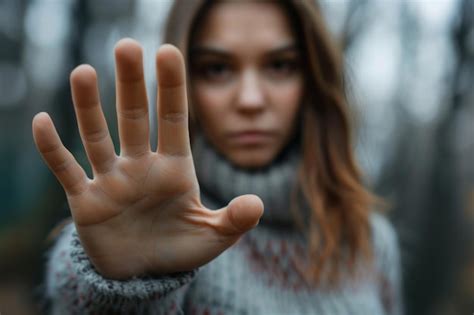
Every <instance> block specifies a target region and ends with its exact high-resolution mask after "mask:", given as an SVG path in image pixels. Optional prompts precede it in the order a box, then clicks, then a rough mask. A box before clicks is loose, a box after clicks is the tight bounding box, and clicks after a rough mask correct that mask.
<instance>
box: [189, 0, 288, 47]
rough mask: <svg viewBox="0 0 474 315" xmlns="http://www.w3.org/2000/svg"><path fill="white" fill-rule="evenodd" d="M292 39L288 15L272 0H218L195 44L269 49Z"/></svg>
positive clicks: (203, 24) (205, 19)
mask: <svg viewBox="0 0 474 315" xmlns="http://www.w3.org/2000/svg"><path fill="white" fill-rule="evenodd" d="M293 41H294V35H293V30H292V29H291V27H290V22H289V19H288V16H287V15H286V14H285V12H284V10H283V8H282V7H281V6H280V5H278V4H277V3H275V2H271V1H262V2H256V1H255V2H253V1H223V2H218V3H216V4H215V5H213V6H212V7H211V8H210V10H209V11H208V12H207V13H206V15H205V17H204V20H203V21H202V22H201V25H200V29H199V30H198V32H197V34H196V38H195V43H197V44H204V45H206V44H209V45H212V46H218V47H222V48H226V49H231V50H235V51H239V50H245V49H252V50H258V49H259V48H260V49H271V48H272V47H275V46H279V45H281V44H282V43H287V42H293Z"/></svg>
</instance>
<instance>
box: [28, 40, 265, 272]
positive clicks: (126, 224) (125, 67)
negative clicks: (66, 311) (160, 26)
mask: <svg viewBox="0 0 474 315" xmlns="http://www.w3.org/2000/svg"><path fill="white" fill-rule="evenodd" d="M115 62H116V95H117V117H118V128H119V138H120V155H118V156H117V155H116V153H115V151H114V146H113V143H112V140H111V137H110V134H109V130H108V127H107V123H106V120H105V118H104V114H103V112H102V108H101V104H100V97H99V92H98V87H97V75H96V72H95V70H94V69H93V68H92V67H91V66H88V65H81V66H79V67H77V68H76V69H74V71H72V73H71V77H70V81H71V89H72V95H73V102H74V109H75V113H76V117H77V121H78V127H79V132H80V135H81V139H82V142H83V144H84V147H85V149H86V152H87V156H88V159H89V162H90V163H91V166H92V170H93V179H89V178H88V177H87V175H86V173H85V172H84V170H83V168H82V167H81V166H80V165H79V164H78V163H77V161H76V159H75V158H74V156H73V155H72V154H71V153H70V152H69V151H68V150H67V149H66V148H65V147H64V146H63V144H62V143H61V140H60V138H59V136H58V134H57V132H56V129H55V127H54V125H53V122H52V120H51V118H50V117H49V115H48V114H46V113H39V114H37V115H36V116H35V117H34V119H33V136H34V140H35V143H36V146H37V148H38V150H39V152H40V154H41V155H42V157H43V159H44V160H45V162H46V164H47V165H48V167H49V168H50V169H51V171H52V172H53V173H54V175H55V176H56V177H57V179H58V180H59V182H60V183H61V185H62V187H63V188H64V190H65V192H66V195H67V200H68V203H69V206H70V209H71V213H72V217H73V219H74V222H75V225H76V228H77V231H78V234H79V237H80V239H81V243H82V245H83V246H84V249H85V251H86V253H87V255H88V256H89V258H90V259H91V261H92V263H93V264H94V266H95V267H96V269H97V270H98V271H99V272H100V273H101V274H102V275H103V276H105V277H108V278H113V279H126V278H130V277H133V276H139V275H143V274H155V275H160V274H169V273H173V272H179V271H188V270H191V269H194V268H197V267H199V266H202V265H204V264H206V263H207V262H209V261H211V260H212V259H214V258H215V257H217V256H218V255H219V254H220V253H222V252H223V251H224V250H226V249H227V248H228V247H230V246H231V245H232V244H234V243H235V242H236V241H237V240H238V239H239V238H240V236H241V235H242V234H243V233H245V232H246V231H248V230H249V229H251V228H252V227H254V226H256V225H257V223H258V220H259V218H260V217H261V215H262V214H263V204H262V202H261V200H260V199H259V198H258V197H256V196H255V195H244V196H240V197H237V198H235V199H234V200H232V201H231V202H230V203H229V205H228V206H227V207H224V208H222V209H219V210H216V211H213V210H209V209H207V208H205V207H204V206H203V205H202V203H201V201H200V197H199V185H198V182H197V178H196V174H195V170H194V165H193V159H192V155H191V148H190V142H189V130H188V105H187V97H186V77H185V67H184V61H183V57H182V55H181V53H180V51H179V50H178V49H177V48H175V47H174V46H172V45H168V44H166V45H163V46H161V47H160V49H159V50H158V52H157V54H156V68H157V76H158V101H157V106H158V110H157V112H158V149H157V152H154V151H151V148H150V139H149V116H148V99H147V93H146V87H145V81H144V75H143V61H142V49H141V47H140V45H139V44H138V43H137V42H136V41H134V40H131V39H123V40H121V41H119V42H118V44H117V45H116V48H115Z"/></svg>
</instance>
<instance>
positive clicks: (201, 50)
mask: <svg viewBox="0 0 474 315" xmlns="http://www.w3.org/2000/svg"><path fill="white" fill-rule="evenodd" d="M295 50H296V51H299V47H298V45H296V43H289V44H284V45H281V46H279V47H276V48H273V49H271V50H270V51H268V52H266V53H265V56H267V57H271V56H274V55H278V54H281V53H285V52H293V51H295ZM191 54H196V55H217V56H220V57H224V58H231V57H232V53H231V52H230V51H228V50H225V49H222V48H219V47H214V46H206V45H203V46H199V45H198V46H195V47H193V48H192V49H191Z"/></svg>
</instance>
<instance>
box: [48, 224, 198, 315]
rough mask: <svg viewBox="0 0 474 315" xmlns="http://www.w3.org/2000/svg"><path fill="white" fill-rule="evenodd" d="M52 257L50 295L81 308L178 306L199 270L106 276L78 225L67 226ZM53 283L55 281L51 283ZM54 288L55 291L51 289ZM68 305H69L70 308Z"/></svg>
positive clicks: (70, 305)
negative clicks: (95, 263) (119, 277)
mask: <svg viewBox="0 0 474 315" xmlns="http://www.w3.org/2000/svg"><path fill="white" fill-rule="evenodd" d="M51 254H52V255H51V257H50V266H49V267H50V270H49V273H50V275H49V276H50V277H49V282H50V283H49V287H50V289H53V287H55V289H53V290H50V292H49V293H50V294H51V295H52V296H51V297H52V298H53V300H56V302H55V303H58V302H59V303H60V304H63V303H65V304H68V305H69V307H72V308H74V309H75V308H78V309H79V310H84V311H85V310H105V309H107V310H113V309H116V310H130V311H132V310H137V309H138V308H139V309H142V308H144V307H145V306H146V305H147V306H148V307H145V309H150V308H151V309H157V308H158V309H168V310H170V308H171V309H173V308H175V307H179V304H180V302H182V298H183V297H184V292H185V291H186V289H187V287H188V286H187V285H188V284H189V283H190V282H191V281H192V280H193V279H194V278H195V277H196V274H197V272H198V269H194V270H192V271H188V272H179V273H174V274H170V275H165V276H143V277H134V278H131V279H129V280H112V279H107V278H104V277H103V276H102V275H101V274H100V273H98V272H97V271H96V269H95V268H94V266H93V265H92V263H91V261H90V260H89V257H88V256H87V254H86V252H85V250H84V247H83V246H82V244H81V242H80V239H79V236H78V234H77V232H76V230H75V226H74V225H73V224H71V225H70V226H67V227H66V228H65V229H64V231H63V235H61V237H60V239H59V240H58V243H57V244H56V246H55V248H54V250H53V252H52V253H51ZM51 282H53V283H51ZM51 291H55V292H51ZM69 307H68V308H69Z"/></svg>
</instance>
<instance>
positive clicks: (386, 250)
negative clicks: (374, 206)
mask: <svg viewBox="0 0 474 315" xmlns="http://www.w3.org/2000/svg"><path fill="white" fill-rule="evenodd" d="M369 226H370V231H371V241H372V245H373V250H374V254H375V258H376V260H377V262H378V263H379V264H382V265H383V264H387V263H388V264H390V263H394V262H396V261H398V259H399V257H398V256H399V244H398V235H397V232H396V230H395V227H394V226H393V224H392V223H391V222H390V220H389V219H388V218H387V217H386V216H385V215H384V214H382V213H380V212H375V211H373V212H372V213H371V214H370V216H369Z"/></svg>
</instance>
